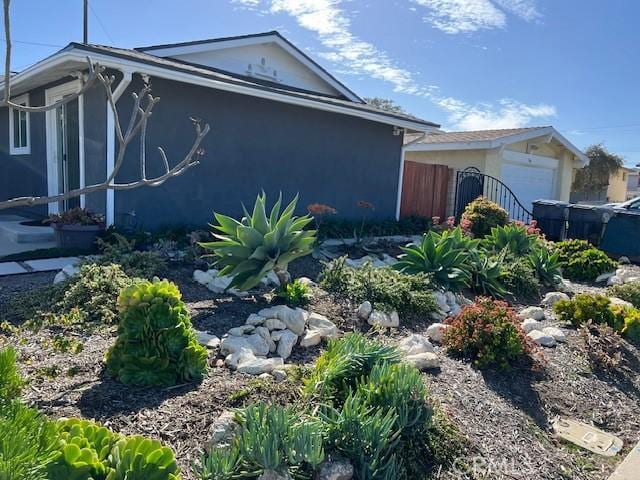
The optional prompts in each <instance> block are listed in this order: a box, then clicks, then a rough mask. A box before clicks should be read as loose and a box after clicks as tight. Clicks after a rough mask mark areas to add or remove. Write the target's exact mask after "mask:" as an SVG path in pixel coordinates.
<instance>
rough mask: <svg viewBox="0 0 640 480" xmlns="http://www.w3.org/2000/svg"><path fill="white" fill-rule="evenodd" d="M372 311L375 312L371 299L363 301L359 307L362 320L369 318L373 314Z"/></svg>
mask: <svg viewBox="0 0 640 480" xmlns="http://www.w3.org/2000/svg"><path fill="white" fill-rule="evenodd" d="M371 312H373V306H372V305H371V302H369V301H366V302H362V303H361V304H360V306H359V307H358V317H359V318H361V319H362V320H367V319H368V318H369V316H370V315H371Z"/></svg>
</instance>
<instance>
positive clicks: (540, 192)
mask: <svg viewBox="0 0 640 480" xmlns="http://www.w3.org/2000/svg"><path fill="white" fill-rule="evenodd" d="M554 178H555V170H554V169H552V168H544V167H531V166H528V165H518V164H513V163H504V164H503V165H502V179H501V180H502V182H503V183H504V184H505V185H506V186H507V187H509V188H510V189H511V191H512V192H513V193H514V195H515V196H516V198H517V199H518V200H519V201H520V203H521V204H522V206H523V207H524V208H526V209H527V210H529V211H530V212H531V211H532V209H533V201H534V200H539V199H547V200H548V199H554V198H555V196H554V193H553V192H554ZM510 213H511V214H512V215H515V214H516V212H513V211H512V212H510Z"/></svg>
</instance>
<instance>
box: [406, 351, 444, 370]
mask: <svg viewBox="0 0 640 480" xmlns="http://www.w3.org/2000/svg"><path fill="white" fill-rule="evenodd" d="M404 359H405V361H407V362H409V363H410V364H411V365H413V366H414V367H416V368H417V369H418V370H420V371H423V370H430V369H433V368H438V367H440V359H439V358H438V356H437V355H436V354H435V353H433V352H424V353H417V354H415V355H407V356H406V357H404Z"/></svg>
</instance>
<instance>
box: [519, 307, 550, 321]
mask: <svg viewBox="0 0 640 480" xmlns="http://www.w3.org/2000/svg"><path fill="white" fill-rule="evenodd" d="M518 316H519V317H520V318H521V319H522V320H524V319H526V318H533V319H534V320H544V310H543V309H542V308H540V307H526V308H523V309H522V310H520V313H519V314H518Z"/></svg>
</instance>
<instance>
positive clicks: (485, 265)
mask: <svg viewBox="0 0 640 480" xmlns="http://www.w3.org/2000/svg"><path fill="white" fill-rule="evenodd" d="M469 255H470V258H471V265H472V267H473V268H472V271H471V278H472V287H473V289H474V290H475V291H476V292H477V293H481V294H484V295H490V296H492V297H494V298H503V297H504V296H505V295H506V294H507V293H508V292H507V289H506V288H505V287H504V285H503V283H502V279H501V278H500V277H502V264H503V263H504V256H505V252H502V253H501V254H500V255H497V256H489V255H486V254H485V253H484V252H481V251H478V250H472V251H471V252H470V254H469Z"/></svg>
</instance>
